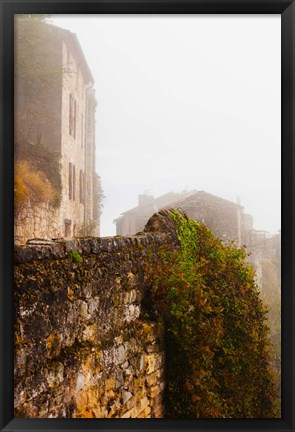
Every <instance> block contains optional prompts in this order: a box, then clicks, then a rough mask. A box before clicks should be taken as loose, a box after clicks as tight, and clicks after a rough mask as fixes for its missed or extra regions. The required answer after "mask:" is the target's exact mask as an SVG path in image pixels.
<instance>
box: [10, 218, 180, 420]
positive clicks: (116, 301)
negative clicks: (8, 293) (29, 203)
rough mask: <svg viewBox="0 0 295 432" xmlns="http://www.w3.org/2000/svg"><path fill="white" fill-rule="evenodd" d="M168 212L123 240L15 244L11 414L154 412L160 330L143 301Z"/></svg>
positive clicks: (168, 234) (159, 381) (169, 242)
mask: <svg viewBox="0 0 295 432" xmlns="http://www.w3.org/2000/svg"><path fill="white" fill-rule="evenodd" d="M175 247H178V241H177V238H176V234H175V227H174V222H173V219H172V218H171V217H170V216H169V211H163V212H160V213H158V214H156V215H154V216H153V217H152V218H151V219H150V220H149V222H148V224H147V225H146V228H145V230H144V231H143V232H142V233H139V234H137V235H135V236H130V237H120V236H116V237H105V238H81V239H72V240H58V241H55V242H48V241H47V242H43V241H34V242H32V244H28V245H25V246H16V247H15V311H16V316H15V416H16V417H46V418H56V417H70V418H79V417H80V418H87V417H96V418H106V417H107V418H112V417H116V418H129V417H131V418H148V417H163V416H164V404H163V394H164V386H165V377H164V369H165V368H164V365H165V354H164V353H165V350H164V333H163V326H162V324H161V322H160V321H151V320H150V318H147V316H146V314H145V309H144V307H143V305H144V299H145V295H146V292H147V289H148V288H149V283H150V275H151V273H152V272H153V266H154V265H155V263H156V262H157V260H159V259H160V258H159V252H160V251H163V250H165V248H168V249H171V248H175Z"/></svg>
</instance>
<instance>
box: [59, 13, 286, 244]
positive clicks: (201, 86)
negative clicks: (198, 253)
mask: <svg viewBox="0 0 295 432" xmlns="http://www.w3.org/2000/svg"><path fill="white" fill-rule="evenodd" d="M51 21H52V22H53V23H54V24H56V25H59V26H61V27H64V28H68V29H70V30H71V31H73V32H75V33H76V34H77V36H78V39H79V41H80V44H81V46H82V48H83V51H84V54H85V57H86V59H87V62H88V64H89V66H90V68H91V70H92V73H93V76H94V78H95V90H96V98H97V103H98V104H97V112H96V168H97V172H98V174H99V175H100V177H101V180H102V188H103V191H104V195H105V199H104V202H103V203H104V207H103V214H102V222H101V235H103V236H104V235H114V234H115V225H114V224H113V220H114V219H115V218H117V217H118V216H119V215H120V214H121V213H122V212H124V211H126V210H128V209H130V208H132V207H134V206H136V205H137V196H138V195H139V194H142V193H145V192H148V193H150V194H153V195H154V196H155V197H157V196H160V195H162V194H165V193H167V192H169V191H171V190H173V191H176V192H180V191H183V190H192V189H196V190H204V191H206V192H209V193H212V194H214V195H218V196H220V197H223V198H226V199H229V200H232V201H236V199H237V197H240V200H241V204H242V205H243V206H244V208H245V212H246V213H249V214H251V215H252V216H253V217H254V227H255V228H256V229H262V230H267V231H269V232H271V233H275V232H276V231H277V230H278V229H279V228H280V223H281V222H280V208H281V204H280V190H281V183H280V178H281V173H280V165H281V159H280V158H281V123H280V118H281V93H280V91H281V82H280V81H281V65H280V56H281V51H280V49H281V48H280V44H281V21H280V15H268V16H263V15H259V16H255V15H239V16H235V15H231V16H227V15H220V16H214V15H210V16H209V15H188V16H186V15H173V16H168V15H167V16H165V15H161V16H155V15H144V16H139V15H133V16H128V15H123V16H115V15H101V16H97V15H89V16H88V15H77V16H70V15H67V16H54V17H53V18H52V20H51Z"/></svg>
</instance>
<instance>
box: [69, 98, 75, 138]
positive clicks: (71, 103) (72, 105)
mask: <svg viewBox="0 0 295 432" xmlns="http://www.w3.org/2000/svg"><path fill="white" fill-rule="evenodd" d="M76 116H77V102H76V100H75V99H74V97H73V95H72V94H71V93H70V95H69V134H70V135H71V136H72V137H74V138H76Z"/></svg>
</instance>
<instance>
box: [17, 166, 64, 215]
mask: <svg viewBox="0 0 295 432" xmlns="http://www.w3.org/2000/svg"><path fill="white" fill-rule="evenodd" d="M14 201H15V206H16V209H19V208H20V207H21V206H22V205H24V204H25V203H26V202H27V201H30V202H31V203H32V204H38V203H42V202H48V203H50V204H53V205H55V204H56V203H57V202H58V201H59V195H58V193H57V191H56V190H55V188H54V187H53V186H52V185H51V183H50V182H49V181H48V180H47V178H46V177H45V175H44V173H43V172H41V171H37V170H35V169H34V167H33V166H32V164H30V163H29V162H27V161H18V162H16V163H15V175H14Z"/></svg>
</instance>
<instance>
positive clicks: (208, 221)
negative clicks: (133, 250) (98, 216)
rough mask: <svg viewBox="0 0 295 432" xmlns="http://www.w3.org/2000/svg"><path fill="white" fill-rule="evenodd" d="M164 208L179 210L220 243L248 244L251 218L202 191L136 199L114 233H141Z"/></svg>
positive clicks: (145, 196)
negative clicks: (150, 220) (152, 217)
mask: <svg viewBox="0 0 295 432" xmlns="http://www.w3.org/2000/svg"><path fill="white" fill-rule="evenodd" d="M168 208H181V209H182V210H184V212H185V213H186V214H187V216H188V217H190V218H192V219H194V220H197V221H199V222H202V223H204V224H205V225H206V226H208V228H210V229H211V230H212V231H213V233H214V234H215V235H216V236H217V237H219V238H221V239H223V240H227V241H232V240H235V241H236V242H238V243H240V244H242V243H243V242H247V241H248V240H249V237H250V232H251V231H252V230H253V218H252V217H251V216H250V215H247V214H245V213H244V211H243V207H241V206H240V205H239V204H237V203H234V202H232V201H229V200H226V199H223V198H220V197H217V196H215V195H212V194H209V193H207V192H204V191H191V192H184V193H175V192H170V193H167V194H165V195H162V196H160V197H158V198H154V197H153V196H151V195H140V196H139V200H138V206H137V207H134V208H133V209H130V210H128V211H126V212H124V213H122V215H121V216H120V217H119V218H117V219H116V220H115V221H114V222H115V223H116V232H117V234H118V235H127V234H135V233H136V232H138V231H142V230H143V228H144V226H145V224H146V222H147V221H148V219H149V218H150V217H151V216H152V215H153V213H155V212H157V211H159V210H162V209H168Z"/></svg>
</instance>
